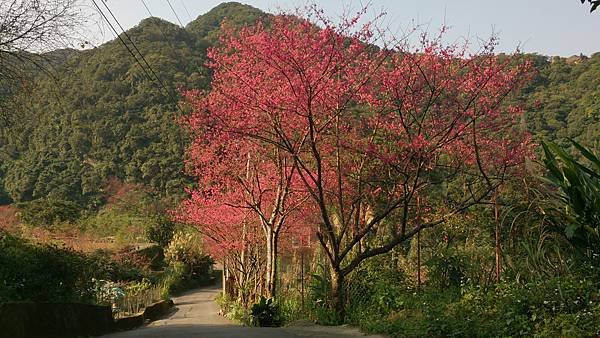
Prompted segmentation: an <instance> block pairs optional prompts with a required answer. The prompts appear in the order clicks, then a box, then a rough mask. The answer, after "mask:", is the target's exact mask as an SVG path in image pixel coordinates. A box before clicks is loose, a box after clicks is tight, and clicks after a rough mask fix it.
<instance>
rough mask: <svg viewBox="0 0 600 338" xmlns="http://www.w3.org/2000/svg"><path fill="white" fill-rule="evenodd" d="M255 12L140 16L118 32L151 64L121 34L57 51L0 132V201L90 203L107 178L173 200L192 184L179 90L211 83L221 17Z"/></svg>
mask: <svg viewBox="0 0 600 338" xmlns="http://www.w3.org/2000/svg"><path fill="white" fill-rule="evenodd" d="M261 15H263V14H262V12H260V11H259V10H258V9H255V8H253V7H250V6H246V5H241V4H238V3H226V4H221V5H219V6H218V7H216V8H214V9H213V10H212V11H210V12H208V13H206V14H205V15H201V16H199V17H198V18H197V19H196V20H195V21H193V22H192V23H190V24H189V25H188V27H186V28H181V27H179V26H176V25H174V24H172V23H170V22H166V21H164V20H161V19H158V18H149V19H145V20H143V21H142V22H140V24H138V25H137V26H136V27H134V28H132V29H130V30H129V31H127V32H126V34H122V35H121V37H122V38H123V39H124V40H125V41H126V42H128V38H130V39H131V40H132V41H133V42H134V43H135V47H137V48H138V49H139V51H140V52H141V53H142V54H143V55H144V57H145V60H146V61H147V62H148V64H149V65H151V68H152V70H149V69H146V70H144V69H143V68H142V67H141V66H140V65H139V64H138V63H137V62H136V61H135V60H134V58H133V57H132V56H131V54H130V53H129V52H128V51H127V49H126V48H124V47H123V45H122V43H121V42H120V41H119V40H118V39H115V40H113V41H110V42H108V43H105V44H103V45H102V46H100V47H97V48H94V49H91V50H85V51H79V52H75V53H73V52H70V53H58V54H59V55H61V56H62V59H61V62H62V64H60V65H55V67H54V68H55V74H56V78H51V77H48V76H46V75H45V74H40V75H39V76H38V77H37V78H36V80H35V83H34V85H33V86H32V88H31V90H30V91H29V92H28V93H26V95H22V97H20V98H18V99H19V100H21V103H22V104H21V105H20V107H22V109H21V110H20V111H19V112H18V123H16V124H13V125H11V127H10V129H9V130H4V131H0V204H1V203H7V202H10V201H15V202H20V201H28V200H33V199H37V198H41V197H46V196H49V197H53V198H58V199H68V200H74V201H76V202H79V203H81V204H86V205H94V204H97V203H101V202H102V201H101V198H102V194H103V191H102V190H103V186H104V185H105V184H106V182H107V180H108V178H111V177H114V178H118V179H119V180H122V181H125V182H134V183H141V184H144V185H146V186H147V187H149V188H151V189H152V191H153V192H155V193H156V194H158V195H161V196H163V197H174V198H176V197H177V195H179V194H181V193H182V192H183V188H184V187H186V186H188V185H190V183H191V180H190V179H189V178H188V177H187V176H186V175H185V174H184V170H183V169H184V163H183V152H184V147H185V144H186V142H187V139H186V135H185V134H184V133H183V132H182V130H180V128H179V127H178V125H177V119H178V117H179V116H180V111H179V110H178V109H176V102H177V101H178V100H179V93H178V90H177V89H178V88H204V89H206V88H208V86H209V84H210V76H209V73H208V72H207V70H206V68H205V67H204V63H205V61H206V59H205V57H206V50H207V48H208V47H209V46H210V44H211V43H209V42H207V41H211V40H214V38H215V36H216V32H217V31H218V29H219V27H220V22H221V21H222V20H223V19H224V18H225V17H227V19H228V20H229V21H230V22H232V23H235V24H238V25H242V24H252V23H254V22H255V21H256V20H257V18H258V17H259V16H261ZM129 46H130V48H131V49H132V50H134V47H133V45H131V44H129ZM140 62H141V63H142V65H144V62H143V61H142V60H140ZM149 77H152V78H154V80H150V79H149ZM155 77H158V78H159V79H160V81H159V80H156V78H155ZM161 84H162V85H164V87H163V86H162V85H161Z"/></svg>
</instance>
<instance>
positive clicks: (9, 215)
mask: <svg viewBox="0 0 600 338" xmlns="http://www.w3.org/2000/svg"><path fill="white" fill-rule="evenodd" d="M16 214H17V208H15V207H14V206H12V205H0V229H2V230H5V231H8V232H10V233H14V232H15V231H17V230H18V229H19V227H20V225H21V222H19V219H18V218H17V215H16Z"/></svg>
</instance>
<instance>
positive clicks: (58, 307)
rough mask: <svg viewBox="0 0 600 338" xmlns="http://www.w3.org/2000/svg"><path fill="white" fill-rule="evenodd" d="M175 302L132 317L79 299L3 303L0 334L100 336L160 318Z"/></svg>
mask: <svg viewBox="0 0 600 338" xmlns="http://www.w3.org/2000/svg"><path fill="white" fill-rule="evenodd" d="M172 306H173V301H172V300H166V301H160V302H157V303H154V304H152V305H150V306H148V307H147V308H146V309H144V312H143V313H141V314H139V315H136V316H131V317H126V318H119V319H117V320H115V319H113V315H112V311H111V308H110V306H97V305H90V304H77V303H33V302H18V303H2V304H0V337H10V338H21V337H23V338H25V337H36V338H55V337H56V338H58V337H60V338H70V337H82V336H83V337H87V336H98V335H101V334H105V333H109V332H112V331H118V330H129V329H133V328H135V327H138V326H141V325H143V324H144V323H145V322H146V321H152V320H156V319H158V318H160V317H161V316H163V315H164V314H165V313H167V312H168V311H169V309H170V308H171V307H172Z"/></svg>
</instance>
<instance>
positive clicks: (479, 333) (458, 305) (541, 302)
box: [353, 278, 600, 337]
mask: <svg viewBox="0 0 600 338" xmlns="http://www.w3.org/2000/svg"><path fill="white" fill-rule="evenodd" d="M389 287H391V288H394V287H393V286H391V285H390V286H389ZM597 287H598V284H597V281H595V282H594V281H593V280H591V279H580V280H579V279H560V278H553V279H549V280H545V281H537V282H532V283H526V284H519V283H501V284H498V285H496V286H493V287H491V288H482V287H479V286H466V287H464V288H450V289H445V290H441V289H437V288H425V289H423V290H422V291H421V292H416V291H415V292H412V291H408V290H404V291H400V293H399V297H400V300H399V301H398V302H397V304H395V305H394V308H393V309H392V310H391V311H389V312H388V311H382V310H379V309H378V308H377V305H375V304H373V305H372V306H371V307H370V308H366V309H363V310H361V311H360V315H355V316H354V317H353V318H354V320H355V323H357V324H359V325H360V326H361V327H363V328H364V329H367V330H369V331H374V332H380V333H387V334H390V335H391V336H394V337H423V336H434V337H442V336H443V337H514V336H538V337H548V336H553V337H556V336H577V337H587V336H590V337H591V336H596V335H597V334H598V333H600V325H599V324H598V323H599V322H598V318H600V312H599V311H600V307H599V306H598V301H599V300H600V294H599V293H598V289H597Z"/></svg>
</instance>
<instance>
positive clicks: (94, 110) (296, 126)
mask: <svg viewBox="0 0 600 338" xmlns="http://www.w3.org/2000/svg"><path fill="white" fill-rule="evenodd" d="M31 3H33V4H36V3H37V2H36V1H31ZM67 3H68V2H67ZM591 3H593V2H590V4H591ZM593 6H595V4H593ZM2 8H3V7H2V6H0V10H2ZM594 8H595V7H594ZM368 12H369V9H368V8H364V9H363V10H362V11H360V12H359V13H358V14H357V15H356V17H347V18H345V20H342V21H341V22H340V21H338V20H329V19H328V18H326V17H325V16H324V14H323V12H322V11H321V10H320V9H318V8H317V7H316V6H312V7H310V6H309V8H307V10H306V12H304V14H302V13H295V14H294V15H267V14H265V13H262V12H261V11H259V10H257V9H255V8H253V7H250V6H246V5H241V4H237V3H225V4H221V5H219V6H217V7H216V8H215V9H213V10H211V11H210V12H209V13H206V14H205V15H202V16H200V17H198V18H197V19H196V20H194V21H193V22H191V23H190V24H189V25H188V26H186V27H179V26H176V25H174V24H171V23H169V22H166V21H163V20H161V19H158V18H149V19H145V20H143V21H142V22H141V23H140V24H139V25H138V26H136V27H134V28H132V29H131V30H129V31H128V34H129V35H130V36H131V37H132V38H133V39H132V40H133V41H135V43H136V46H137V47H139V50H140V51H141V53H143V54H144V55H145V57H146V58H147V61H148V63H149V64H151V66H152V70H153V72H154V73H155V74H156V76H157V77H158V78H159V79H161V82H162V83H161V86H159V85H158V82H157V81H155V80H153V79H148V78H147V77H146V75H145V74H144V73H145V72H144V70H143V69H142V68H140V64H137V63H136V62H134V61H133V60H131V58H130V55H129V54H127V53H126V50H125V49H124V48H123V46H122V45H121V44H120V41H118V40H114V41H110V42H108V43H106V44H103V45H102V46H99V47H97V48H93V49H88V50H74V49H64V50H54V51H52V52H49V53H45V54H44V55H43V56H44V59H45V60H47V62H49V63H51V64H52V67H53V68H52V69H53V72H55V73H52V74H51V75H52V76H49V74H47V72H44V71H41V70H40V69H37V68H35V67H33V68H32V69H29V68H28V69H27V74H23V75H27V77H26V78H27V88H32V90H30V91H27V93H25V92H23V91H20V90H16V89H15V88H16V87H15V88H12V87H10V85H9V84H7V83H5V82H2V84H0V108H3V107H11V108H10V109H12V110H10V113H11V114H7V112H8V111H7V110H4V111H2V112H0V121H7V122H8V121H13V123H12V124H11V125H9V124H5V125H0V262H1V264H0V302H2V303H3V302H19V301H35V302H83V303H90V304H102V305H110V306H111V307H112V308H113V312H114V314H115V315H116V316H118V317H122V316H127V315H131V314H134V313H136V312H138V311H140V310H141V309H142V308H143V307H144V306H145V305H148V304H151V303H152V302H155V301H157V300H160V299H166V298H167V297H169V296H170V295H173V294H176V293H177V292H180V291H183V290H187V289H191V288H196V287H199V286H203V285H207V284H209V283H211V282H213V281H214V279H215V276H214V272H213V265H214V264H215V263H217V262H218V263H220V264H221V265H222V266H223V271H222V275H221V276H220V278H222V281H223V284H224V285H223V292H222V293H221V294H220V295H219V296H218V298H217V299H216V302H217V303H218V304H219V305H220V307H221V309H222V313H223V314H224V315H225V316H227V317H228V318H231V319H233V320H235V321H238V322H241V323H244V324H246V325H253V326H270V327H272V326H281V325H287V324H290V323H293V322H296V321H311V322H316V323H319V324H324V325H338V324H351V325H357V326H359V327H360V328H361V329H362V330H364V331H367V332H374V333H382V334H387V335H390V336H392V337H430V336H432V337H438V336H439V337H442V336H444V337H445V336H450V337H479V336H486V337H488V336H489V337H496V336H497V337H507V336H510V337H513V336H534V337H595V336H600V160H599V159H598V145H599V142H600V105H599V104H598V102H600V101H599V99H600V53H596V54H593V55H591V56H584V55H580V56H573V57H570V58H561V57H547V56H543V55H537V54H521V53H514V54H510V55H506V54H496V53H495V52H494V47H495V46H496V44H497V39H496V37H492V38H491V39H490V40H489V41H488V42H486V43H483V46H482V48H481V49H480V50H478V51H477V52H475V53H471V52H470V49H469V47H468V46H466V45H460V44H452V45H446V44H445V43H444V41H445V40H444V33H445V31H446V29H447V28H445V27H444V28H442V29H441V33H440V35H435V34H434V35H431V34H429V35H427V34H423V35H422V36H421V39H419V40H418V41H416V42H415V44H414V45H409V44H408V42H406V41H408V40H406V39H404V37H401V36H389V35H387V33H386V32H385V30H382V29H380V28H381V27H378V26H377V24H378V23H379V22H381V21H379V20H382V18H383V17H376V18H375V19H374V20H373V21H372V22H368V23H367V24H364V21H365V20H364V15H366V13H368ZM298 15H299V16H298ZM303 15H304V16H303ZM225 18H226V20H224V19H225ZM361 23H362V24H361ZM0 33H1V31H0ZM44 34H45V33H44ZM1 51H2V50H1V49H0V52H1ZM2 57H3V55H2V54H1V53H0V61H2V60H3V59H2ZM24 78H25V77H24ZM7 86H9V87H7ZM162 86H165V87H166V88H167V89H166V90H165V88H163V87H162ZM15 91H16V93H15ZM7 105H8V106H7ZM15 107H20V108H19V109H16V108H15ZM15 120H22V121H25V122H24V123H16V124H15V123H14V121H15Z"/></svg>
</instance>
